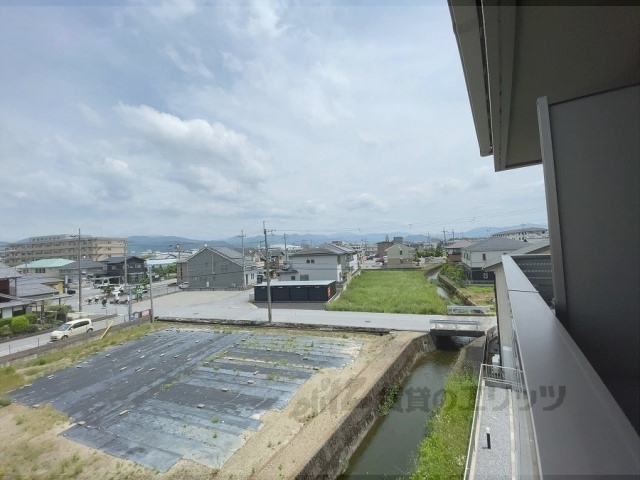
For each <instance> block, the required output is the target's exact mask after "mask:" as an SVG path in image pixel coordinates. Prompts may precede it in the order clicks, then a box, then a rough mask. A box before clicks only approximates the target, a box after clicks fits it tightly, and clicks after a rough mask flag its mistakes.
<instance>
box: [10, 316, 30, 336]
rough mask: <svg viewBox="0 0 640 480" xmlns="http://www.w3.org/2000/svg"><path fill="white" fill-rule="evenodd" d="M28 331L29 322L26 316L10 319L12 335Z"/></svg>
mask: <svg viewBox="0 0 640 480" xmlns="http://www.w3.org/2000/svg"><path fill="white" fill-rule="evenodd" d="M27 330H29V320H28V319H27V316H26V315H18V316H17V317H13V318H12V319H11V331H12V332H13V333H24V332H26V331H27Z"/></svg>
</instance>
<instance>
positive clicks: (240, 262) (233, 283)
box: [187, 247, 258, 290]
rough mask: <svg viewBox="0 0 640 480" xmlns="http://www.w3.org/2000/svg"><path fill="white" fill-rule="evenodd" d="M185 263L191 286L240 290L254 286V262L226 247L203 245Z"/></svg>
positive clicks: (255, 276)
mask: <svg viewBox="0 0 640 480" xmlns="http://www.w3.org/2000/svg"><path fill="white" fill-rule="evenodd" d="M187 264H188V267H187V269H188V272H189V276H188V282H189V288H190V289H193V288H196V289H209V290H213V289H216V288H224V289H231V288H237V289H241V288H243V287H250V286H253V285H254V284H255V283H256V280H257V273H258V271H257V267H256V265H255V263H253V262H252V260H251V259H250V258H249V257H246V256H245V257H243V256H242V253H240V252H238V251H236V250H234V249H232V248H229V247H204V248H202V249H200V250H199V251H198V252H197V253H196V254H194V255H192V256H191V257H190V258H189V259H188V260H187Z"/></svg>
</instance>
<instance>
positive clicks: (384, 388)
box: [295, 334, 435, 479]
mask: <svg viewBox="0 0 640 480" xmlns="http://www.w3.org/2000/svg"><path fill="white" fill-rule="evenodd" d="M432 350H435V345H434V342H433V340H432V338H431V336H430V335H429V334H425V335H421V336H419V337H417V338H415V339H413V340H412V341H411V342H410V343H408V344H407V345H406V347H405V348H404V349H403V351H402V352H401V353H400V354H399V355H398V356H397V357H396V359H395V360H394V361H393V363H392V364H391V365H390V366H389V368H387V370H385V371H383V372H381V373H380V374H379V375H378V378H377V379H376V380H374V382H373V385H372V386H371V388H370V390H369V391H368V393H367V394H365V395H363V397H362V398H361V399H360V401H359V402H358V404H357V405H356V406H355V408H353V410H351V411H350V412H348V413H347V414H345V416H344V418H343V419H342V420H341V421H340V423H339V425H338V426H337V428H336V429H335V431H334V432H333V434H332V435H331V436H330V437H328V438H327V439H326V441H325V442H324V444H322V445H320V446H319V448H318V449H317V451H316V452H315V453H314V454H313V455H312V457H311V458H310V459H309V460H308V461H307V462H306V464H304V465H303V466H302V467H301V468H300V470H299V471H298V472H297V473H296V475H295V478H298V479H308V478H337V477H338V476H339V475H340V474H341V473H342V470H343V469H344V465H347V464H348V462H349V459H350V458H351V456H352V455H353V454H354V452H355V451H356V449H357V448H358V446H359V445H360V442H362V440H363V439H364V437H365V435H366V434H367V432H368V431H369V429H370V428H371V427H372V426H373V424H374V422H375V421H376V419H377V418H378V416H379V408H380V405H381V404H382V403H383V402H384V399H385V398H386V396H387V395H388V393H389V391H390V390H391V389H392V388H393V387H394V386H396V385H399V384H402V383H403V382H404V380H405V378H406V377H407V375H408V374H409V373H410V372H411V369H412V367H413V364H414V363H415V361H416V360H417V359H418V358H419V357H420V356H421V355H422V354H424V353H425V352H429V351H432ZM364 374H366V375H371V374H372V372H371V370H367V371H366V372H364ZM339 401H340V399H339V398H336V399H334V400H333V402H339ZM326 408H331V405H329V406H327V407H326ZM334 408H335V407H334Z"/></svg>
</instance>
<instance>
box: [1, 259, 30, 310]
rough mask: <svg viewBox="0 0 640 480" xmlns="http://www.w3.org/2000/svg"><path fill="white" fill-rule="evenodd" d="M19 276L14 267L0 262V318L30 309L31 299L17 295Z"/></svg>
mask: <svg viewBox="0 0 640 480" xmlns="http://www.w3.org/2000/svg"><path fill="white" fill-rule="evenodd" d="M20 277H21V275H20V274H19V273H18V271H17V270H16V269H15V268H12V267H8V266H7V265H5V264H4V263H0V318H11V317H13V316H14V315H20V314H23V313H28V312H29V311H30V308H29V307H30V305H31V300H27V299H24V298H20V297H18V286H17V284H18V279H19V278H20Z"/></svg>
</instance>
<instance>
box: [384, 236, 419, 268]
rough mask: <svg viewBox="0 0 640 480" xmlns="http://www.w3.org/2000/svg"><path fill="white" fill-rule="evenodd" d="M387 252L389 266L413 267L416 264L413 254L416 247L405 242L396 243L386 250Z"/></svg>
mask: <svg viewBox="0 0 640 480" xmlns="http://www.w3.org/2000/svg"><path fill="white" fill-rule="evenodd" d="M385 253H386V255H387V266H388V267H389V268H413V266H414V264H415V261H414V258H413V255H414V254H415V253H416V249H415V248H413V247H410V246H409V245H405V244H404V243H401V242H400V243H394V244H393V245H391V246H390V247H389V248H387V250H385Z"/></svg>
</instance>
